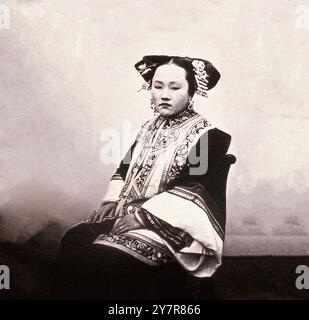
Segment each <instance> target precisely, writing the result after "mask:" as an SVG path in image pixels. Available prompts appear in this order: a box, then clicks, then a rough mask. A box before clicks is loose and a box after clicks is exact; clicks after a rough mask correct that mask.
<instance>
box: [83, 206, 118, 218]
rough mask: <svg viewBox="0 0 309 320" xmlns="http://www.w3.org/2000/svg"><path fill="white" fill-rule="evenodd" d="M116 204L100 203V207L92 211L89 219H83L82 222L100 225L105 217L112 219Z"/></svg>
mask: <svg viewBox="0 0 309 320" xmlns="http://www.w3.org/2000/svg"><path fill="white" fill-rule="evenodd" d="M116 206H117V202H107V203H104V202H103V203H102V205H101V207H100V208H99V209H97V210H94V211H93V212H92V213H91V214H90V216H89V218H87V219H85V220H84V222H90V223H95V222H96V223H100V222H103V220H104V218H105V217H107V216H110V217H112V216H113V214H114V212H115V210H116Z"/></svg>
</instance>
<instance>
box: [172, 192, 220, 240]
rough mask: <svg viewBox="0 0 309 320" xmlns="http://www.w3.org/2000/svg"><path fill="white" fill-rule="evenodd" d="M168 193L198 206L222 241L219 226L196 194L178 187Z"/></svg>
mask: <svg viewBox="0 0 309 320" xmlns="http://www.w3.org/2000/svg"><path fill="white" fill-rule="evenodd" d="M167 192H168V193H171V194H174V195H176V196H179V197H181V198H183V199H186V200H189V201H192V202H193V203H194V204H196V205H197V206H199V207H200V208H201V209H202V210H203V211H205V213H206V214H207V216H208V219H209V221H210V222H211V224H212V226H213V227H214V229H215V230H216V231H217V233H218V235H219V236H220V238H221V239H222V240H224V231H223V230H222V228H221V226H220V224H219V223H218V221H217V220H216V219H215V217H214V216H213V215H212V213H211V211H210V209H209V208H208V206H207V205H206V203H205V201H204V200H203V199H202V198H201V197H200V196H199V195H197V194H195V193H192V192H190V191H188V190H185V189H182V188H180V187H174V188H173V189H171V190H167Z"/></svg>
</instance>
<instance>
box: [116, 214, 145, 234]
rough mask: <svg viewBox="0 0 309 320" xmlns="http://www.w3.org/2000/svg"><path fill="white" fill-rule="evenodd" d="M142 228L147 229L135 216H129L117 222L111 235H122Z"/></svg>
mask: <svg viewBox="0 0 309 320" xmlns="http://www.w3.org/2000/svg"><path fill="white" fill-rule="evenodd" d="M142 228H145V226H144V225H143V224H142V223H141V222H140V221H139V220H138V219H137V218H136V216H135V214H129V215H127V216H124V217H122V218H120V219H119V220H117V222H116V223H115V225H114V227H113V229H112V231H111V233H114V234H121V233H124V232H128V231H130V230H135V229H142Z"/></svg>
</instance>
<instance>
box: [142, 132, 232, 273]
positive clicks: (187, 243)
mask: <svg viewBox="0 0 309 320" xmlns="http://www.w3.org/2000/svg"><path fill="white" fill-rule="evenodd" d="M206 134H207V136H205V134H204V135H203V136H202V137H201V138H200V140H199V141H198V142H197V144H196V148H193V149H192V150H191V151H190V153H193V152H194V153H195V154H196V153H197V152H198V153H199V154H203V155H204V156H205V154H206V153H205V150H203V152H201V151H202V150H201V148H205V144H203V143H201V139H205V138H207V141H208V143H207V144H206V145H207V150H206V152H207V154H206V157H207V158H208V159H207V160H208V161H207V163H208V166H207V171H206V172H204V171H203V170H202V171H201V173H199V170H192V169H194V167H195V168H196V167H197V166H198V165H200V164H195V165H194V164H192V163H191V161H190V159H192V157H191V156H192V154H190V153H189V156H188V158H187V163H186V166H185V168H184V170H183V171H182V172H181V174H180V176H179V177H178V179H176V180H175V181H174V182H173V183H172V184H170V185H169V187H168V188H167V189H166V190H165V191H164V192H161V193H160V194H158V195H156V196H154V197H152V198H150V199H149V200H147V201H146V202H144V204H143V205H142V207H141V210H140V212H139V213H138V215H139V217H140V219H141V220H143V222H144V224H145V225H147V226H148V228H150V229H151V230H153V231H155V232H156V233H157V234H158V235H159V236H160V237H161V238H162V240H163V241H164V242H165V244H166V245H167V247H168V248H169V250H170V251H171V252H172V253H173V255H174V256H175V258H176V260H177V261H178V262H179V263H180V264H181V265H182V266H183V267H184V269H186V270H187V271H188V272H189V273H190V274H192V275H194V276H197V277H210V276H211V275H213V273H214V272H215V271H216V269H217V268H218V266H220V264H221V261H222V253H223V241H224V229H225V212H223V211H224V210H222V209H221V208H220V205H219V204H218V203H216V201H215V200H214V198H213V197H212V196H211V194H212V191H211V190H207V186H208V185H209V183H208V182H209V179H215V178H216V177H215V175H214V172H215V171H216V168H217V166H218V165H219V164H220V162H221V161H222V159H223V157H224V155H225V154H226V152H227V149H228V146H229V143H230V136H229V135H227V134H225V133H223V132H222V131H219V130H218V129H212V130H210V131H209V132H207V133H206ZM197 150H198V151H197ZM192 172H194V174H193V173H192Z"/></svg>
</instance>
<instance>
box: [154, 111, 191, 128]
mask: <svg viewBox="0 0 309 320" xmlns="http://www.w3.org/2000/svg"><path fill="white" fill-rule="evenodd" d="M196 114H197V112H195V111H194V110H192V109H185V110H184V111H183V112H181V113H180V114H177V115H176V116H174V117H168V118H167V117H164V116H162V115H160V116H159V118H160V119H161V120H162V121H165V124H164V127H172V126H174V125H179V124H180V123H182V122H184V121H186V120H188V119H189V118H191V117H192V116H194V115H196Z"/></svg>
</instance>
